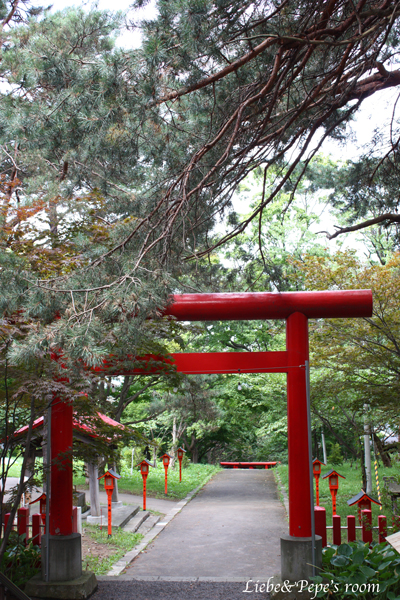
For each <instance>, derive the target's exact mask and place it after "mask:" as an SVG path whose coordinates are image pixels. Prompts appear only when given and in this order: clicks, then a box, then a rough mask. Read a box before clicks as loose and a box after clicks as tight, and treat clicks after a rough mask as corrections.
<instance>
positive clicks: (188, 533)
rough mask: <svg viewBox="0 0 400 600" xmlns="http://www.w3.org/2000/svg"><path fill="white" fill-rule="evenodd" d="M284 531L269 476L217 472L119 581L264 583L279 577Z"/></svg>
mask: <svg viewBox="0 0 400 600" xmlns="http://www.w3.org/2000/svg"><path fill="white" fill-rule="evenodd" d="M287 530H288V525H287V521H286V513H285V510H284V508H283V506H282V505H281V503H280V501H279V499H278V492H277V489H276V485H275V481H274V476H273V473H272V471H268V470H255V469H254V470H236V469H235V470H225V471H221V472H220V473H217V475H216V476H215V477H214V478H213V479H212V480H211V481H209V482H208V483H207V484H206V485H205V487H204V488H203V489H202V490H201V491H200V492H199V493H198V494H197V496H195V497H194V498H193V499H192V500H191V501H190V502H189V503H188V504H187V505H186V506H185V507H184V508H183V509H182V510H181V512H180V513H178V514H177V515H176V517H175V518H174V519H172V520H171V521H170V522H169V523H168V525H167V526H166V527H165V528H164V529H163V530H162V531H161V532H160V534H159V535H158V536H157V537H156V538H155V539H154V541H153V542H152V543H151V544H149V546H147V548H146V550H145V551H144V552H143V553H142V554H140V555H139V556H138V557H137V558H136V559H135V560H134V561H133V563H131V565H130V566H129V567H128V568H127V569H126V573H125V576H123V577H124V579H125V580H126V579H128V578H132V579H137V578H143V579H148V578H151V579H159V578H164V577H165V578H172V579H173V580H176V581H178V580H180V579H181V578H194V579H197V578H199V577H200V578H207V579H209V578H211V579H213V580H220V581H221V579H222V580H225V581H226V580H230V581H239V580H243V581H244V580H248V579H250V578H252V579H253V580H257V579H259V580H260V581H261V580H266V579H267V578H268V577H270V576H273V575H276V574H278V573H279V572H280V536H281V535H282V534H284V533H287ZM118 579H120V578H118Z"/></svg>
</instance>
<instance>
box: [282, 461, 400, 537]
mask: <svg viewBox="0 0 400 600" xmlns="http://www.w3.org/2000/svg"><path fill="white" fill-rule="evenodd" d="M275 468H276V469H277V470H278V473H279V476H280V479H281V481H282V485H283V486H284V488H285V489H286V491H287V492H288V466H287V465H277V466H276V467H275ZM331 469H335V471H337V472H338V473H340V475H343V476H344V477H345V478H346V479H339V490H338V494H337V497H336V514H338V515H340V517H341V525H342V526H345V525H347V515H355V517H356V518H357V516H358V509H357V507H354V506H348V504H347V500H350V498H352V497H353V496H355V495H356V494H358V493H359V492H360V491H361V488H362V477H361V469H360V466H359V464H358V463H354V462H353V465H351V462H350V461H347V462H343V464H342V465H340V466H336V467H334V466H333V465H329V463H328V464H327V465H326V466H325V467H322V473H321V477H320V479H319V504H320V506H323V507H324V508H325V509H326V524H327V525H332V497H331V493H330V491H329V480H328V479H322V477H323V476H324V475H325V474H326V473H328V472H329V471H330V470H331ZM384 475H385V476H386V475H392V476H394V477H399V478H400V464H398V463H395V464H394V465H393V466H392V467H391V468H388V467H383V466H380V467H379V468H378V476H379V483H380V489H381V493H382V490H383V476H384ZM371 496H372V497H373V498H375V499H376V500H378V492H377V488H376V480H375V473H374V470H372V493H371ZM314 501H315V480H314ZM381 501H382V503H383V508H382V510H379V506H377V505H376V504H372V525H373V526H374V527H375V526H377V525H378V515H380V514H383V515H386V516H387V518H388V525H391V522H390V521H391V519H390V517H391V506H390V497H388V495H387V494H386V493H383V494H382V499H381ZM356 524H357V525H358V521H357V523H356ZM389 533H393V531H391V530H389ZM329 535H330V533H329V530H328V543H329ZM374 536H375V537H376V538H377V534H376V532H374ZM342 537H343V540H342V541H344V530H343V532H342ZM375 537H374V539H375ZM330 541H332V538H330Z"/></svg>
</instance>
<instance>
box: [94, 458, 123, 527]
mask: <svg viewBox="0 0 400 600" xmlns="http://www.w3.org/2000/svg"><path fill="white" fill-rule="evenodd" d="M103 478H104V489H105V491H106V492H107V517H108V537H111V534H112V527H111V522H112V515H111V499H112V495H113V491H114V486H115V480H116V479H121V475H118V473H116V472H115V471H113V469H109V470H108V471H107V472H106V473H104V475H101V477H98V479H103Z"/></svg>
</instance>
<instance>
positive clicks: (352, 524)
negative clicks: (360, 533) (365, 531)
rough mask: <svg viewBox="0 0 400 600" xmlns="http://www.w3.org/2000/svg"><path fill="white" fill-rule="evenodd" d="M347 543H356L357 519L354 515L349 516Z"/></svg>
mask: <svg viewBox="0 0 400 600" xmlns="http://www.w3.org/2000/svg"><path fill="white" fill-rule="evenodd" d="M347 541H348V542H355V541H356V518H355V516H354V515H347Z"/></svg>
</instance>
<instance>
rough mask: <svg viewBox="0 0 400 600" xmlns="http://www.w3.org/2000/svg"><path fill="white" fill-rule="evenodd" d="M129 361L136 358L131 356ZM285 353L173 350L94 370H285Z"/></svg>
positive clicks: (192, 372)
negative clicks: (130, 362)
mask: <svg viewBox="0 0 400 600" xmlns="http://www.w3.org/2000/svg"><path fill="white" fill-rule="evenodd" d="M131 360H132V362H133V361H134V360H135V358H134V357H133V356H132V358H131ZM287 368H288V361H287V352H209V353H207V354H204V353H201V352H188V353H182V354H181V353H175V354H171V356H170V357H168V358H165V357H162V356H156V355H147V356H141V357H138V358H136V363H135V364H134V365H133V366H130V365H126V364H125V365H123V364H118V363H115V362H112V361H107V362H105V364H104V367H96V368H94V369H93V370H94V371H96V372H105V371H106V372H110V373H112V374H113V375H125V376H127V375H144V374H146V373H160V372H162V371H164V370H165V371H168V370H169V369H173V370H175V369H176V371H178V373H186V374H188V375H195V374H196V373H202V374H212V373H238V372H239V370H240V372H241V373H284V372H286V371H287Z"/></svg>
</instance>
